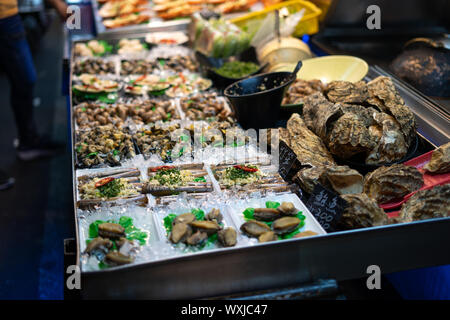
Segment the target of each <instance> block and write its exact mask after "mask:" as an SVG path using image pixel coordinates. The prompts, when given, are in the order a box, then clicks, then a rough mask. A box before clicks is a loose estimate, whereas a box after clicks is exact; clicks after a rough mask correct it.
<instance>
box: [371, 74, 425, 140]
mask: <svg viewBox="0 0 450 320" xmlns="http://www.w3.org/2000/svg"><path fill="white" fill-rule="evenodd" d="M367 88H368V90H369V96H370V97H369V99H367V102H368V103H371V104H373V105H375V106H377V107H378V108H379V109H380V110H381V111H383V112H386V113H389V114H391V115H392V116H393V117H394V118H395V120H397V121H398V123H399V124H400V128H401V131H402V133H403V135H404V137H405V142H406V146H407V148H408V147H409V146H410V145H411V143H412V142H413V139H414V136H415V134H416V119H415V117H414V114H413V113H412V112H411V110H410V109H409V108H408V107H407V106H405V102H404V101H403V99H402V97H401V96H400V94H399V93H398V92H397V90H396V89H395V85H394V83H393V82H392V79H391V78H389V77H383V76H380V77H377V78H375V79H373V80H372V81H370V82H369V83H367Z"/></svg>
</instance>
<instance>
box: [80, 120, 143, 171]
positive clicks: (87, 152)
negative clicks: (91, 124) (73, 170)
mask: <svg viewBox="0 0 450 320" xmlns="http://www.w3.org/2000/svg"><path fill="white" fill-rule="evenodd" d="M75 156H76V163H75V165H76V167H77V168H94V167H105V166H111V167H113V166H119V165H120V164H121V162H122V161H124V160H126V159H131V158H133V157H135V156H136V150H135V147H134V142H133V139H132V136H131V135H130V134H129V133H127V132H126V131H125V130H122V129H118V128H116V127H114V126H113V125H112V124H108V125H105V126H98V127H95V128H92V129H90V130H78V131H76V134H75Z"/></svg>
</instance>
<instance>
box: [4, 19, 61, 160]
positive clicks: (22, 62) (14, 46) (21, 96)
mask: <svg viewBox="0 0 450 320" xmlns="http://www.w3.org/2000/svg"><path fill="white" fill-rule="evenodd" d="M0 43H1V45H0V67H1V68H2V69H3V70H4V71H5V72H6V74H7V76H8V78H9V80H10V85H11V106H12V109H13V112H14V117H15V121H16V126H17V130H18V133H19V146H18V148H17V156H18V157H19V159H21V160H27V161H28V160H34V159H38V158H41V157H47V156H51V155H54V154H55V153H56V152H57V151H59V150H61V148H62V145H61V144H58V143H53V142H51V141H50V140H48V139H43V138H41V137H39V135H38V132H37V130H36V125H35V121H34V110H33V109H34V108H33V87H34V84H35V82H36V71H35V69H34V63H33V58H32V56H31V52H30V48H29V47H28V43H27V41H26V37H25V30H24V28H23V25H22V21H21V19H20V16H19V15H15V16H12V17H9V18H5V19H1V20H0Z"/></svg>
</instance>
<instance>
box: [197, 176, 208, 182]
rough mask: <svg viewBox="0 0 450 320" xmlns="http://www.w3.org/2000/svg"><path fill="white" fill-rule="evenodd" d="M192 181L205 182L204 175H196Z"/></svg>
mask: <svg viewBox="0 0 450 320" xmlns="http://www.w3.org/2000/svg"><path fill="white" fill-rule="evenodd" d="M194 182H206V179H205V177H197V178H195V179H194Z"/></svg>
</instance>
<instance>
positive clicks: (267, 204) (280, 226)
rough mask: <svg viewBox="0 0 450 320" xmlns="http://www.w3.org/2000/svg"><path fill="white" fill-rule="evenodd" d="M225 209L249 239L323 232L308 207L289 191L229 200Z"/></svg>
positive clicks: (271, 239)
mask: <svg viewBox="0 0 450 320" xmlns="http://www.w3.org/2000/svg"><path fill="white" fill-rule="evenodd" d="M229 212H230V216H231V217H232V219H233V221H234V223H235V225H237V226H239V229H240V232H241V233H242V234H243V235H245V236H246V237H249V238H250V239H251V240H250V241H251V243H256V242H259V243H262V242H269V241H277V240H284V239H291V238H303V237H310V236H315V235H322V234H326V232H325V230H324V229H323V228H322V226H321V225H320V223H319V222H317V220H316V219H315V218H314V216H313V215H312V214H311V213H310V212H309V210H308V208H307V207H306V206H305V205H304V204H303V202H302V201H301V200H300V199H299V198H298V197H297V196H296V195H295V194H292V193H289V194H283V195H276V196H269V197H264V198H253V199H245V200H239V201H236V202H233V203H231V204H230V206H229Z"/></svg>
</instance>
